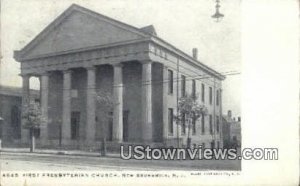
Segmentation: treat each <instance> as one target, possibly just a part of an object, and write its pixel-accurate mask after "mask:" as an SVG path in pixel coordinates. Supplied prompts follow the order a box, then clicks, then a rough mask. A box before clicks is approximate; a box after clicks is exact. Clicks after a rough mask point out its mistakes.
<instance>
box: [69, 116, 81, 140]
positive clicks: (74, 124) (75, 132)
mask: <svg viewBox="0 0 300 186" xmlns="http://www.w3.org/2000/svg"><path fill="white" fill-rule="evenodd" d="M79 123H80V112H72V113H71V139H72V140H78V139H79Z"/></svg>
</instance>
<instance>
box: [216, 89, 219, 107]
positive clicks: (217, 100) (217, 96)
mask: <svg viewBox="0 0 300 186" xmlns="http://www.w3.org/2000/svg"><path fill="white" fill-rule="evenodd" d="M219 96H220V92H219V90H217V95H216V102H217V106H218V105H219Z"/></svg>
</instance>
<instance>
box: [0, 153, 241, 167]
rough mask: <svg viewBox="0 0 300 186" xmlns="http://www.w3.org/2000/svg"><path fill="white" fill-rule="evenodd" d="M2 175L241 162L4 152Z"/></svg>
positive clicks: (0, 156) (204, 165)
mask: <svg viewBox="0 0 300 186" xmlns="http://www.w3.org/2000/svg"><path fill="white" fill-rule="evenodd" d="M0 161H1V167H0V170H1V171H38V170H43V171H45V170H47V171H58V170H59V171H70V170H72V171H73V170H82V171H87V170H89V171H99V170H144V171H147V170H149V171H154V170H240V169H241V161H238V160H132V159H131V160H122V159H120V158H117V157H90V156H76V155H56V154H38V153H19V152H1V155H0Z"/></svg>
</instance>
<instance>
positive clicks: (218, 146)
mask: <svg viewBox="0 0 300 186" xmlns="http://www.w3.org/2000/svg"><path fill="white" fill-rule="evenodd" d="M217 144H218V145H217V148H218V149H219V148H220V142H219V141H218V142H217Z"/></svg>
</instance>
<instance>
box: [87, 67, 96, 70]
mask: <svg viewBox="0 0 300 186" xmlns="http://www.w3.org/2000/svg"><path fill="white" fill-rule="evenodd" d="M85 69H86V70H96V67H95V66H87V67H85Z"/></svg>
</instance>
